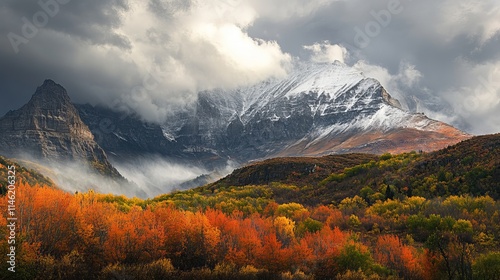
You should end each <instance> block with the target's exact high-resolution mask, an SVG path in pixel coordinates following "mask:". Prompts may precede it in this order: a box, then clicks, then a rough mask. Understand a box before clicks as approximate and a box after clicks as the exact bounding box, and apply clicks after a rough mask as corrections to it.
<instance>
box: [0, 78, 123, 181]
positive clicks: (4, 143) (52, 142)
mask: <svg viewBox="0 0 500 280" xmlns="http://www.w3.org/2000/svg"><path fill="white" fill-rule="evenodd" d="M0 153H2V154H3V155H7V156H19V155H21V157H23V156H26V155H27V156H29V157H30V158H34V159H41V160H47V161H49V162H58V163H61V162H67V161H71V162H74V161H77V162H79V161H81V162H83V163H85V164H86V165H88V166H89V167H91V168H92V169H94V170H96V171H98V172H99V173H101V174H104V175H109V176H111V177H114V178H122V177H121V175H120V174H119V173H118V171H117V170H116V169H115V168H114V167H113V166H112V165H111V164H110V163H109V161H108V159H107V156H106V153H105V152H104V150H103V149H101V147H99V145H98V144H97V143H96V142H95V141H94V136H93V134H92V132H91V131H90V130H89V128H88V127H87V125H86V124H84V123H83V121H82V120H81V119H80V116H79V113H78V111H77V109H76V108H75V107H74V106H73V104H72V103H71V100H70V98H69V96H68V94H67V92H66V90H65V89H64V88H63V87H62V86H61V85H59V84H56V83H55V82H54V81H52V80H45V81H44V83H43V84H42V85H41V86H40V87H38V88H37V89H36V92H35V94H34V95H33V96H32V97H31V100H30V101H29V102H28V103H27V104H26V105H24V106H23V107H22V108H20V109H18V110H15V111H10V112H8V113H7V114H6V115H5V116H4V117H2V118H1V119H0Z"/></svg>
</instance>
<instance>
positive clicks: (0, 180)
mask: <svg viewBox="0 0 500 280" xmlns="http://www.w3.org/2000/svg"><path fill="white" fill-rule="evenodd" d="M9 166H14V167H15V171H16V174H15V177H16V180H17V181H22V182H25V183H28V184H30V185H36V184H38V185H47V186H54V182H53V181H52V180H51V179H49V178H47V177H45V176H43V175H41V174H40V173H38V172H36V171H33V170H31V169H27V168H25V167H24V166H22V165H20V164H19V163H17V162H16V161H13V160H11V159H7V158H4V157H2V156H0V186H1V187H0V194H5V190H6V187H7V186H8V185H9V184H8V183H7V177H8V176H10V175H9V174H7V173H8V167H9Z"/></svg>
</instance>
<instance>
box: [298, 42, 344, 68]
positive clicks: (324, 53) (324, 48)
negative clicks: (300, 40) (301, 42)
mask: <svg viewBox="0 0 500 280" xmlns="http://www.w3.org/2000/svg"><path fill="white" fill-rule="evenodd" d="M304 49H306V50H309V51H311V53H312V56H311V60H312V61H313V62H319V63H323V62H335V61H340V62H342V63H345V59H346V58H347V57H348V55H349V54H348V52H347V49H346V48H344V47H342V46H340V45H332V44H330V42H329V41H324V42H321V43H315V44H313V45H310V46H304Z"/></svg>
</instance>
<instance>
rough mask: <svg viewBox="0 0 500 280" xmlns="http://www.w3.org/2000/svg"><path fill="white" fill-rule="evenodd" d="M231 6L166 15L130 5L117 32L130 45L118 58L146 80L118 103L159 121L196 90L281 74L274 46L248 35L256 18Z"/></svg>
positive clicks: (222, 3)
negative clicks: (136, 69)
mask: <svg viewBox="0 0 500 280" xmlns="http://www.w3.org/2000/svg"><path fill="white" fill-rule="evenodd" d="M236 2H237V0H235V2H233V1H230V0H218V1H215V2H211V3H210V5H209V3H205V2H196V3H192V4H191V5H190V6H189V8H187V9H180V10H177V11H176V12H175V13H173V14H171V15H170V16H168V17H167V16H164V15H163V14H161V13H154V12H152V11H151V9H150V6H149V5H147V4H146V3H140V2H136V3H134V4H133V7H132V8H131V11H130V12H129V13H128V14H126V15H125V20H124V25H123V26H122V27H121V28H120V33H121V34H123V35H124V36H126V37H127V38H128V39H129V40H130V42H131V44H132V50H131V51H130V53H128V54H126V55H125V57H124V59H130V60H132V61H134V63H135V64H136V65H137V67H138V68H139V70H140V73H142V75H143V76H144V77H145V79H146V80H150V81H151V82H150V83H149V85H148V86H145V85H144V84H142V85H137V86H138V87H137V88H135V89H132V88H131V90H130V93H128V92H125V93H122V94H121V96H120V97H119V98H120V101H123V102H124V103H125V104H126V105H128V106H129V107H130V108H131V109H132V110H135V111H139V113H140V114H141V116H143V117H144V118H145V119H147V120H149V121H161V120H163V119H165V117H166V115H167V114H168V112H169V111H170V109H171V108H172V107H178V105H179V103H181V104H182V103H185V102H186V101H190V100H193V99H194V98H195V96H196V94H197V93H198V92H199V91H201V90H206V89H212V88H218V87H221V88H234V87H238V86H242V85H249V84H253V83H257V82H260V81H262V80H265V79H267V78H270V77H279V76H284V75H286V73H287V68H288V66H289V64H290V62H291V56H290V55H288V54H286V53H284V52H283V51H282V50H281V48H280V46H279V45H278V44H277V43H276V42H272V41H264V40H260V39H257V38H252V37H250V36H249V35H248V34H247V32H246V28H247V27H248V26H249V25H251V24H252V22H253V21H254V20H255V18H256V17H257V16H258V15H257V14H256V11H255V9H254V8H253V7H251V6H250V5H248V4H247V3H245V2H241V3H239V5H238V6H236V5H234V4H235V3H236ZM163 4H165V3H163ZM169 7H171V6H169ZM133 91H135V93H134V92H133ZM138 92H139V93H138ZM138 101H140V102H138ZM138 103H140V104H138Z"/></svg>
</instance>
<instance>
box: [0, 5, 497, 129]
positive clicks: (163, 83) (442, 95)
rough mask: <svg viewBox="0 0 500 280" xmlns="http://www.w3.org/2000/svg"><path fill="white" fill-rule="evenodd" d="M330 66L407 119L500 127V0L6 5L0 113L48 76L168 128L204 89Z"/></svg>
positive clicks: (0, 41) (1, 22) (87, 99)
mask: <svg viewBox="0 0 500 280" xmlns="http://www.w3.org/2000/svg"><path fill="white" fill-rule="evenodd" d="M335 60H339V61H341V62H343V63H345V64H347V65H350V66H353V67H356V68H359V69H361V70H362V71H363V72H364V73H365V75H366V76H368V77H373V78H376V79H378V80H379V81H380V82H381V83H382V85H383V86H384V87H386V88H387V90H388V91H389V92H390V93H391V94H392V95H393V96H394V97H396V98H398V99H400V101H401V102H402V103H403V106H404V107H405V108H406V109H408V110H410V111H413V112H424V113H426V114H427V115H428V116H429V117H431V118H434V119H438V120H441V121H444V122H447V123H451V124H453V125H455V126H457V127H458V128H460V129H462V130H464V131H467V132H469V133H472V134H489V133H498V132H500V114H499V112H500V0H419V1H411V0H370V1H366V0H317V1H308V0H211V1H210V0H206V1H202V0H143V1H138V0H136V1H127V0H85V1H77V0H39V1H28V0H2V1H1V2H0V93H1V97H0V98H1V101H0V115H3V114H5V113H6V112H7V111H8V110H13V109H17V108H19V107H21V106H22V105H23V104H25V103H26V102H27V101H28V100H29V98H30V96H31V95H32V94H33V93H34V92H35V89H36V87H37V86H39V85H41V84H42V83H43V81H44V80H45V79H48V78H50V79H53V80H54V81H56V82H57V83H59V84H61V85H63V86H64V87H65V88H66V89H67V90H68V93H69V95H70V97H71V99H72V100H73V101H74V102H75V103H91V104H102V105H105V106H108V107H110V108H115V109H119V110H127V111H128V112H133V113H137V114H139V115H140V116H141V117H142V118H143V119H144V120H147V121H152V122H162V121H165V120H167V119H168V118H169V117H171V112H172V111H173V110H174V109H175V108H179V106H185V105H186V104H189V103H190V102H192V101H193V100H195V99H196V96H197V93H198V92H199V91H202V90H208V89H213V88H224V89H231V88H236V87H240V86H247V85H252V84H255V83H258V82H261V81H264V80H266V79H269V78H276V77H277V78H280V77H285V76H286V75H287V73H290V71H293V68H294V65H296V64H297V63H327V62H333V61H335Z"/></svg>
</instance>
